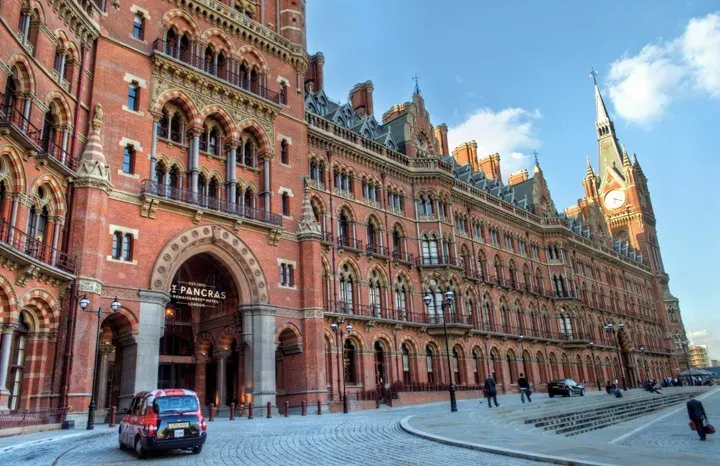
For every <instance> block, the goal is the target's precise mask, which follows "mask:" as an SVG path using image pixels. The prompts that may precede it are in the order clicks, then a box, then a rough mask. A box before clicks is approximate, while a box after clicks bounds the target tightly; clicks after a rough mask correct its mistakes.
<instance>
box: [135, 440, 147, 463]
mask: <svg viewBox="0 0 720 466" xmlns="http://www.w3.org/2000/svg"><path fill="white" fill-rule="evenodd" d="M135 451H136V452H137V457H138V459H141V460H142V459H145V458H146V457H147V451H146V450H145V449H144V448H143V446H142V442H141V441H140V437H137V438H136V439H135Z"/></svg>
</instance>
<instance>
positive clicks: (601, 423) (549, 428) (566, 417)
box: [524, 392, 690, 437]
mask: <svg viewBox="0 0 720 466" xmlns="http://www.w3.org/2000/svg"><path fill="white" fill-rule="evenodd" d="M652 395H654V396H655V398H648V397H635V398H636V399H626V400H623V399H618V401H620V400H623V401H622V402H620V403H614V404H612V405H609V406H608V404H605V406H604V407H602V408H600V407H595V408H590V409H587V408H585V409H583V410H581V411H575V412H565V413H561V414H554V415H549V416H542V417H535V416H533V418H532V419H525V420H524V423H525V424H530V425H532V426H533V429H532V430H537V431H543V432H550V433H555V434H564V435H565V436H568V437H569V436H573V435H579V434H583V433H586V432H590V431H593V430H597V429H602V428H604V427H608V426H610V425H613V424H617V423H619V422H624V421H628V420H630V419H634V418H637V417H641V416H645V415H647V414H650V413H653V412H655V411H660V410H663V409H665V408H668V407H670V406H673V405H676V404H679V403H684V402H685V401H686V400H687V399H688V398H689V397H690V393H689V392H685V393H673V394H668V395H657V394H652Z"/></svg>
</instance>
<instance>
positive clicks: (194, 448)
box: [192, 445, 202, 455]
mask: <svg viewBox="0 0 720 466" xmlns="http://www.w3.org/2000/svg"><path fill="white" fill-rule="evenodd" d="M201 451H202V445H198V446H196V447H193V449H192V452H193V455H199V454H200V452H201Z"/></svg>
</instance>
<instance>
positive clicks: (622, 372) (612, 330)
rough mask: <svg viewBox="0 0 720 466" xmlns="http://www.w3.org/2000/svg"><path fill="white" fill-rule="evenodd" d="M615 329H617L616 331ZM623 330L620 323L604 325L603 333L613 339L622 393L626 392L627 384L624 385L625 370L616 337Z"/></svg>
mask: <svg viewBox="0 0 720 466" xmlns="http://www.w3.org/2000/svg"><path fill="white" fill-rule="evenodd" d="M615 327H617V329H616V328H615ZM623 328H625V324H623V323H622V322H620V323H619V324H613V323H609V324H607V325H605V331H606V332H608V333H612V334H613V335H614V337H615V350H616V351H617V357H618V364H620V377H621V378H622V384H623V391H627V384H626V383H625V369H624V368H623V363H622V358H621V357H620V336H619V335H618V333H619V332H620V330H622V329H623Z"/></svg>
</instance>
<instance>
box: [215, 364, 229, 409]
mask: <svg viewBox="0 0 720 466" xmlns="http://www.w3.org/2000/svg"><path fill="white" fill-rule="evenodd" d="M213 356H214V357H215V360H216V363H217V364H216V365H217V370H216V377H215V385H216V386H217V394H218V397H217V398H218V409H224V408H225V406H226V405H227V359H228V356H230V351H218V352H216V353H214V354H213Z"/></svg>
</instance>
